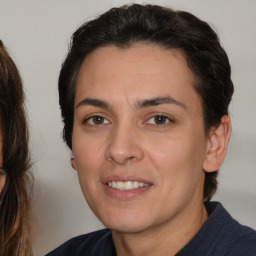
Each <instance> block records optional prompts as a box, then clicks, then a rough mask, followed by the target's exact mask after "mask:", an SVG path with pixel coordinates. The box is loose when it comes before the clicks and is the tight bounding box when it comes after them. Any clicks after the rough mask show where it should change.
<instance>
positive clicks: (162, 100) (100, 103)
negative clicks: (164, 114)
mask: <svg viewBox="0 0 256 256" xmlns="http://www.w3.org/2000/svg"><path fill="white" fill-rule="evenodd" d="M163 104H174V105H177V106H181V107H182V108H186V106H185V105H184V104H183V103H181V102H179V101H177V100H176V99H174V98H173V97H171V96H167V97H155V98H151V99H145V100H139V101H138V102H136V105H135V106H136V108H138V109H141V108H147V107H151V106H158V105H163ZM84 105H87V106H94V107H98V108H105V109H110V108H111V106H110V104H108V103H107V102H106V101H104V100H100V99H92V98H85V99H83V100H82V101H80V102H79V103H78V104H77V106H76V108H78V107H80V106H84Z"/></svg>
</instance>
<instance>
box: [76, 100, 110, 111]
mask: <svg viewBox="0 0 256 256" xmlns="http://www.w3.org/2000/svg"><path fill="white" fill-rule="evenodd" d="M84 105H87V106H94V107H98V108H107V109H108V108H111V107H110V105H109V104H108V103H107V102H105V101H104V100H99V99H91V98H85V99H83V100H82V101H80V102H79V103H78V104H77V106H76V107H77V108H78V107H80V106H84Z"/></svg>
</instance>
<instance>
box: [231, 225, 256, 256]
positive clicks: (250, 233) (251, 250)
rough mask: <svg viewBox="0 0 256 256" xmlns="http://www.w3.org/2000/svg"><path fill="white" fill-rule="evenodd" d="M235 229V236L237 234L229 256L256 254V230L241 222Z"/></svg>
mask: <svg viewBox="0 0 256 256" xmlns="http://www.w3.org/2000/svg"><path fill="white" fill-rule="evenodd" d="M234 231H235V233H234V234H233V236H235V239H234V242H233V245H232V247H231V248H230V252H229V254H228V256H236V255H245V256H255V255H256V231H255V230H253V229H251V228H249V227H247V226H243V225H240V224H239V223H237V224H236V228H234Z"/></svg>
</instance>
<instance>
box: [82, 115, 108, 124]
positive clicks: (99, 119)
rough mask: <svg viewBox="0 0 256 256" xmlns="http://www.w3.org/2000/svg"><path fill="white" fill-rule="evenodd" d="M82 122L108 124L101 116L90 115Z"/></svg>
mask: <svg viewBox="0 0 256 256" xmlns="http://www.w3.org/2000/svg"><path fill="white" fill-rule="evenodd" d="M84 123H85V124H88V125H103V124H108V123H109V121H108V120H107V119H106V118H104V117H102V116H91V117H89V118H87V119H85V121H84Z"/></svg>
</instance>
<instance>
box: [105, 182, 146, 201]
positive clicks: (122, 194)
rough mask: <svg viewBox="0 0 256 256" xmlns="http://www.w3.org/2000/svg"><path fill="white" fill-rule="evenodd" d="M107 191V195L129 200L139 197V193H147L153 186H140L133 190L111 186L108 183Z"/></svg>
mask: <svg viewBox="0 0 256 256" xmlns="http://www.w3.org/2000/svg"><path fill="white" fill-rule="evenodd" d="M104 187H105V191H106V193H107V195H109V196H110V197H112V198H115V199H119V200H129V199H133V198H136V197H138V196H139V195H141V194H143V193H145V192H146V191H148V190H149V189H150V188H151V185H150V186H148V187H139V188H135V189H131V190H119V189H114V188H111V187H109V186H108V185H104Z"/></svg>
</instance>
